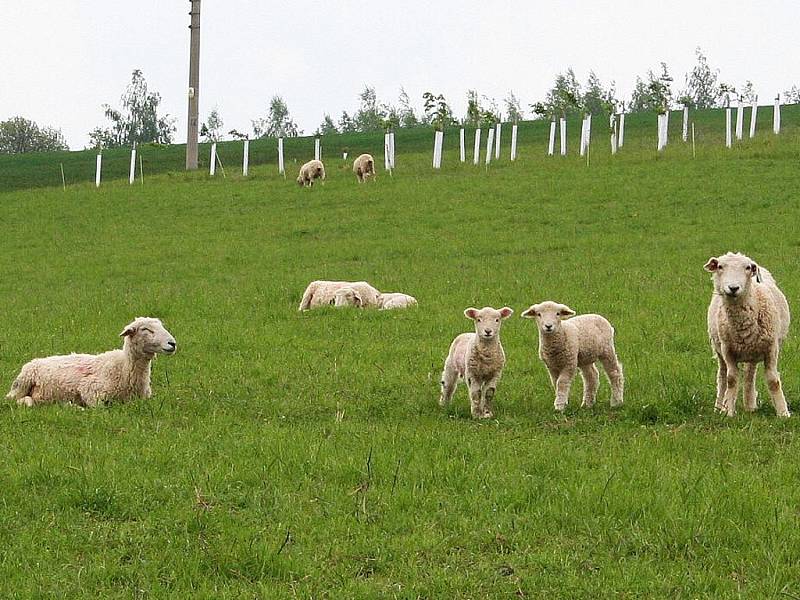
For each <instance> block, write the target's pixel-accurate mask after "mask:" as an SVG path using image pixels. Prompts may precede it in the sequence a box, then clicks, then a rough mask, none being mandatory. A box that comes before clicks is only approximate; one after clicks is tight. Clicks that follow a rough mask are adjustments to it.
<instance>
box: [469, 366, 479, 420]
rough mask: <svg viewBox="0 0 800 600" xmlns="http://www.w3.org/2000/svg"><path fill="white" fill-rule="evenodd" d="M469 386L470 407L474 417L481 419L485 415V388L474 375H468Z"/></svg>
mask: <svg viewBox="0 0 800 600" xmlns="http://www.w3.org/2000/svg"><path fill="white" fill-rule="evenodd" d="M467 385H468V386H469V407H470V412H471V413H472V418H474V419H480V418H481V417H483V390H482V387H483V386H482V385H481V383H480V382H479V381H477V380H476V379H475V378H474V377H469V376H468V377H467Z"/></svg>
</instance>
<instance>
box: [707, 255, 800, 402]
mask: <svg viewBox="0 0 800 600" xmlns="http://www.w3.org/2000/svg"><path fill="white" fill-rule="evenodd" d="M704 268H705V270H706V271H708V272H710V273H712V274H713V276H712V281H713V283H714V293H713V295H712V296H711V303H710V304H709V307H708V337H709V339H710V340H711V347H712V349H713V350H714V354H715V355H716V357H717V362H718V369H717V401H716V403H715V408H716V409H717V410H719V411H724V412H725V413H727V415H728V416H733V415H734V414H736V397H737V395H738V385H739V363H741V362H743V363H745V364H746V366H745V386H744V408H745V410H747V411H753V410H756V408H757V399H758V396H757V392H756V371H757V369H758V363H759V362H763V363H764V377H765V379H766V380H767V388H768V389H769V394H770V396H771V398H772V403H773V405H774V406H775V412H776V413H777V414H778V416H779V417H788V416H789V414H790V413H789V408H788V406H786V398H785V397H784V395H783V389H782V386H781V378H780V375H779V373H778V357H779V355H780V351H781V345H782V344H783V340H784V339H786V335H787V333H788V332H789V322H790V320H791V319H790V315H789V304H788V303H787V302H786V297H785V296H784V295H783V293H782V292H781V290H780V289H779V288H778V284H777V283H775V279H774V278H773V277H772V274H771V273H770V272H769V271H767V270H766V269H765V268H764V267H761V266H759V265H757V264H756V263H755V261H753V260H752V259H750V258H748V257H747V256H744V255H743V254H739V253H736V254H733V253H731V252H728V253H727V254H725V255H723V256H720V257H719V258H717V257H711V258H710V259H708V262H707V263H706V264H705V267H704Z"/></svg>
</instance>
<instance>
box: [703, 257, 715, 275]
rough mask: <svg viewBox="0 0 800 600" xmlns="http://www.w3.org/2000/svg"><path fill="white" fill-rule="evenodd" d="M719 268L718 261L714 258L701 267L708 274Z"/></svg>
mask: <svg viewBox="0 0 800 600" xmlns="http://www.w3.org/2000/svg"><path fill="white" fill-rule="evenodd" d="M717 267H719V259H718V258H717V257H716V256H712V257H711V258H709V259H708V262H707V263H706V264H705V265H703V268H704V269H705V270H706V271H708V272H709V273H713V272H714V271H716V270H717Z"/></svg>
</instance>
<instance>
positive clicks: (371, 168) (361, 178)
mask: <svg viewBox="0 0 800 600" xmlns="http://www.w3.org/2000/svg"><path fill="white" fill-rule="evenodd" d="M353 173H355V174H356V178H357V179H358V182H359V183H363V182H365V181H366V180H367V179H369V178H370V177H375V159H374V158H372V155H371V154H362V155H360V156H359V157H358V158H356V159H355V160H354V161H353Z"/></svg>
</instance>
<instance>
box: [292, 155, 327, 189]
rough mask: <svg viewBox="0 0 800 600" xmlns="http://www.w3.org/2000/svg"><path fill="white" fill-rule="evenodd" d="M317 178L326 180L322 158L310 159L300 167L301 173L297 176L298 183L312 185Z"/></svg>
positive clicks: (304, 185)
mask: <svg viewBox="0 0 800 600" xmlns="http://www.w3.org/2000/svg"><path fill="white" fill-rule="evenodd" d="M317 179H319V180H321V181H324V180H325V165H323V164H322V161H321V160H310V161H308V162H307V163H305V164H304V165H303V166H302V167H300V174H299V175H298V176H297V184H298V185H300V186H302V187H312V186H313V185H314V182H315V181H316V180H317Z"/></svg>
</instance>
